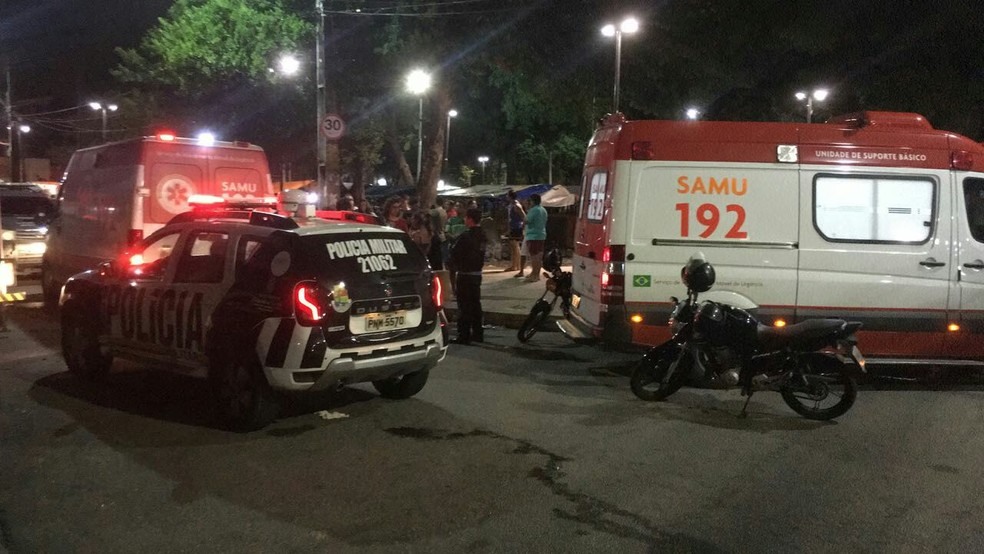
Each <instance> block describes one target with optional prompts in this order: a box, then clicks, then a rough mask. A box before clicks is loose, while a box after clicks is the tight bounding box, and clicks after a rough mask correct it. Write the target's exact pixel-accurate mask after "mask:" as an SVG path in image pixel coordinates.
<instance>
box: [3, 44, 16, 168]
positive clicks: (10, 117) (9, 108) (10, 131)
mask: <svg viewBox="0 0 984 554" xmlns="http://www.w3.org/2000/svg"><path fill="white" fill-rule="evenodd" d="M4 102H5V104H6V112H7V117H6V120H7V161H8V162H10V175H9V177H10V180H11V181H13V180H14V106H13V104H11V103H10V63H9V62H8V63H7V94H6V98H5V99H4Z"/></svg>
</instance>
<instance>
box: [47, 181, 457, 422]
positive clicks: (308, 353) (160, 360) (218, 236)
mask: <svg viewBox="0 0 984 554" xmlns="http://www.w3.org/2000/svg"><path fill="white" fill-rule="evenodd" d="M200 201H201V202H220V201H221V199H204V200H200ZM247 208H252V207H247V206H242V205H240V206H235V207H232V206H229V205H227V204H226V205H223V204H211V205H209V204H207V203H206V204H204V205H199V206H198V207H196V208H195V209H194V210H192V211H190V212H186V213H183V214H181V215H178V216H176V217H175V218H174V219H173V220H172V221H171V222H170V223H169V224H167V225H166V226H164V227H163V228H162V229H160V230H158V231H157V232H155V233H153V234H152V235H150V236H149V237H147V238H146V239H144V240H143V241H142V242H140V243H139V244H138V245H137V246H136V247H134V248H131V249H129V250H128V251H127V252H126V253H125V254H124V255H122V256H120V257H119V258H118V259H116V260H113V261H111V262H106V263H104V264H102V265H100V266H99V267H98V268H96V269H93V270H89V271H86V272H83V273H80V274H78V275H76V276H74V277H72V278H71V279H69V281H68V282H67V283H66V284H65V286H64V288H63V289H62V294H61V298H60V301H59V304H60V306H61V313H62V349H63V353H64V357H65V361H66V363H67V365H68V367H69V369H70V370H71V371H72V372H73V373H75V374H77V375H78V376H79V377H81V378H84V379H90V380H95V379H98V378H100V377H103V376H105V375H106V373H107V372H108V371H109V369H110V365H111V364H112V361H113V358H114V357H121V358H129V359H134V360H138V361H141V362H144V363H147V364H151V365H154V366H157V367H163V368H165V369H169V370H174V371H178V372H182V373H187V374H193V375H198V376H202V377H206V378H207V379H208V380H209V383H210V385H211V388H212V389H213V391H214V393H215V396H216V400H217V403H218V411H219V415H220V416H221V417H222V419H223V420H224V421H225V422H226V423H227V424H229V425H230V426H232V427H234V428H239V429H257V428H260V427H263V426H264V425H266V424H268V423H269V422H271V421H272V420H273V419H274V418H275V417H276V415H277V411H278V406H279V397H280V396H281V394H283V393H295V392H304V391H316V390H322V389H327V388H329V387H340V386H343V385H345V384H349V383H359V382H372V383H373V385H374V386H375V388H376V390H378V391H379V393H380V394H381V395H382V396H384V397H388V398H408V397H410V396H413V395H414V394H416V393H417V392H419V391H420V390H421V389H422V388H423V387H424V384H425V383H426V382H427V377H428V372H429V370H430V368H432V367H434V366H435V365H436V364H437V363H438V362H439V361H441V360H442V359H443V358H444V356H445V353H446V350H447V344H448V335H447V333H448V331H447V320H446V318H445V315H444V311H443V309H442V291H441V282H440V280H439V279H438V278H436V277H435V275H434V274H433V273H432V272H431V270H430V268H429V267H428V264H427V260H426V258H424V256H423V255H422V254H421V252H420V249H419V248H417V247H415V246H414V244H413V243H412V242H411V241H410V238H409V237H408V236H407V234H406V233H404V232H402V231H399V230H395V229H390V228H388V227H380V226H377V225H371V224H364V223H354V222H350V221H328V220H324V219H320V218H313V217H311V218H307V217H284V216H281V215H278V214H275V213H271V212H268V211H259V210H255V209H247Z"/></svg>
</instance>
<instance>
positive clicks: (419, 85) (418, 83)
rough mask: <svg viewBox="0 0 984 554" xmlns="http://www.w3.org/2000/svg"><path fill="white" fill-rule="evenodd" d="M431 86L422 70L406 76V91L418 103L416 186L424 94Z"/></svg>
mask: <svg viewBox="0 0 984 554" xmlns="http://www.w3.org/2000/svg"><path fill="white" fill-rule="evenodd" d="M430 85H431V76H430V74H429V73H427V72H426V71H424V70H422V69H414V70H413V71H411V72H410V74H409V75H407V90H408V91H410V93H411V94H416V95H417V99H418V101H419V107H418V111H417V175H416V180H417V184H420V169H421V162H422V160H423V153H424V93H425V92H427V89H429V88H430Z"/></svg>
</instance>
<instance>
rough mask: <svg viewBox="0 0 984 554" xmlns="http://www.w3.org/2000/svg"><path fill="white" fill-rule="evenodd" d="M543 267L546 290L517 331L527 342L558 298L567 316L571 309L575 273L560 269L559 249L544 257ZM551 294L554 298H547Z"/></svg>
mask: <svg viewBox="0 0 984 554" xmlns="http://www.w3.org/2000/svg"><path fill="white" fill-rule="evenodd" d="M543 269H544V270H545V271H544V272H543V276H544V277H546V279H547V282H546V290H545V291H544V292H543V295H542V296H540V299H539V300H537V301H536V303H535V304H533V309H531V310H530V315H528V316H526V320H525V321H523V325H522V326H520V328H519V332H518V333H516V337H517V338H518V339H519V342H526V341H528V340H530V338H532V337H533V335H535V334H536V332H537V330H538V329H539V327H540V325H541V324H542V323H543V322H544V321H546V319H547V317H549V316H550V312H551V311H553V309H554V306H556V305H557V301H558V300H559V301H560V309H561V311H562V312H563V313H564V317H567V316H568V314H570V311H571V280H572V278H573V275H572V274H571V272H570V271H563V270H561V269H560V252H559V251H558V250H556V249H555V250H551V251H550V252H548V253H547V254H546V255H545V256H544V257H543ZM550 294H552V295H553V298H551V299H550V300H547V295H550Z"/></svg>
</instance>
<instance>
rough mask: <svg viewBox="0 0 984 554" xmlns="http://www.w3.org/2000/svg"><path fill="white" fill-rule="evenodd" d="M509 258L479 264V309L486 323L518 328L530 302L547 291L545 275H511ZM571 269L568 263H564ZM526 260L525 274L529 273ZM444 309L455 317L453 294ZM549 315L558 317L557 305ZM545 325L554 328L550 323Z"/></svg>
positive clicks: (553, 317) (527, 313) (452, 318)
mask: <svg viewBox="0 0 984 554" xmlns="http://www.w3.org/2000/svg"><path fill="white" fill-rule="evenodd" d="M508 263H509V262H508V261H502V262H498V261H493V262H489V263H487V264H485V267H484V268H482V311H483V312H484V314H485V324H487V325H497V326H499V327H507V328H509V329H518V328H519V326H520V325H522V324H523V321H524V320H525V319H526V316H527V315H529V313H530V309H531V308H532V307H533V304H534V303H535V302H536V301H537V300H538V299H539V298H540V296H541V295H542V294H543V293H544V291H546V278H545V277H543V275H542V274H541V275H540V280H539V281H535V282H532V283H527V282H526V281H525V280H523V279H519V278H516V277H513V276H514V275H516V272H515V271H505V268H506V267H508ZM563 269H564V270H565V271H570V270H571V268H570V266H564V267H563ZM529 273H530V268H529V264H527V266H526V274H527V275H529ZM445 311H446V313H447V315H448V319H449V320H451V321H454V319H455V316H456V315H457V312H458V306H457V302H456V301H455V299H454V295H453V294H449V296H448V300H447V303H446V305H445ZM550 317H551V318H552V319H559V318H560V317H561V312H560V306H559V303H558V306H557V307H555V308H554V311H553V312H551V313H550ZM548 328H551V330H554V329H553V326H549V327H548Z"/></svg>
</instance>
